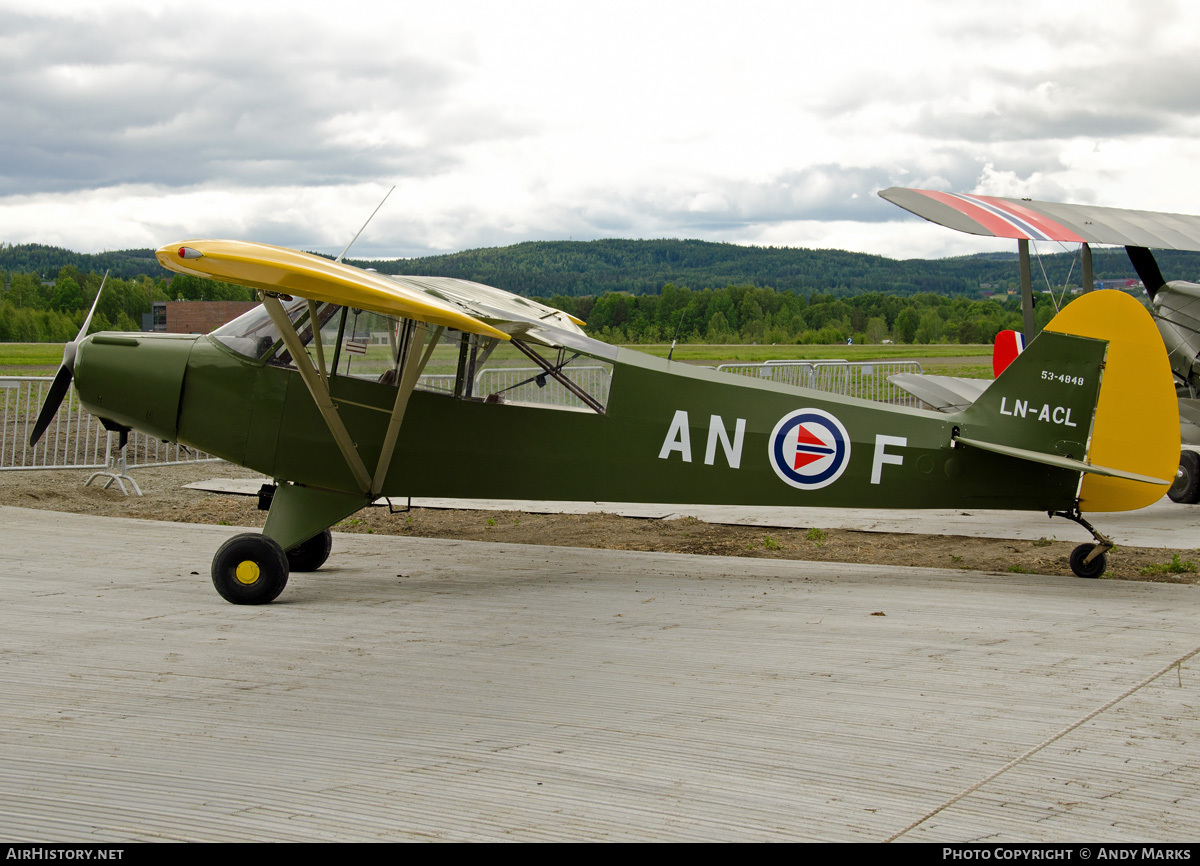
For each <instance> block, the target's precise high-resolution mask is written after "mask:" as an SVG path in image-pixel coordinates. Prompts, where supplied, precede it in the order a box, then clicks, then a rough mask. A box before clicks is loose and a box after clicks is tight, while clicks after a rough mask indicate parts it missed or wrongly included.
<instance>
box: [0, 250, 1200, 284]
mask: <svg viewBox="0 0 1200 866" xmlns="http://www.w3.org/2000/svg"><path fill="white" fill-rule="evenodd" d="M1156 256H1157V258H1158V260H1159V263H1160V265H1161V267H1162V271H1163V274H1164V276H1166V277H1167V279H1193V280H1195V279H1198V278H1200V254H1198V253H1172V252H1163V251H1160V252H1156ZM1094 260H1095V261H1094V268H1095V273H1096V277H1097V278H1099V279H1105V280H1124V279H1128V278H1133V277H1134V276H1135V275H1134V273H1133V269H1132V267H1131V266H1130V264H1129V260H1128V258H1127V257H1126V255H1125V253H1124V251H1123V250H1120V249H1115V250H1111V249H1097V250H1096V251H1095V254H1094ZM353 263H354V264H357V265H359V266H360V267H373V268H375V269H377V270H379V271H381V272H383V273H391V274H396V273H405V274H412V275H427V276H448V277H462V278H464V279H471V280H476V281H478V282H481V283H486V284H488V285H492V286H496V287H497V288H501V289H504V290H506V291H510V292H515V293H518V294H522V295H534V296H539V297H551V296H554V295H565V296H581V295H602V294H604V293H605V292H628V293H630V294H635V295H644V294H656V293H658V292H660V291H661V290H662V287H663V286H664V285H667V284H673V285H676V286H688V287H690V288H693V289H705V288H723V287H725V286H728V285H755V286H760V287H762V286H770V287H772V288H774V289H775V290H776V291H789V292H799V293H801V294H803V295H806V296H807V295H810V294H812V293H814V292H820V293H823V294H831V295H834V296H839V297H845V296H850V295H856V294H860V293H863V292H879V293H883V294H889V295H901V296H909V295H914V294H918V293H922V292H933V293H936V294H940V295H952V296H953V295H966V296H972V297H978V296H979V294H980V292H982V291H986V290H993V291H994V290H1004V289H1006V288H1013V287H1015V286H1016V285H1017V280H1018V274H1017V263H1016V254H1015V253H1000V254H982V255H974V256H963V257H957V258H947V259H934V260H924V259H906V260H897V259H889V258H884V257H883V256H874V255H867V254H864V253H851V252H845V251H842V250H811V249H798V248H792V247H746V246H738V245H736V244H720V243H710V242H707V241H686V240H682V241H681V240H645V241H641V240H598V241H529V242H527V243H521V244H515V245H513V246H509V247H494V248H489V249H478V250H467V251H465V252H461V253H452V254H449V255H440V256H427V257H423V258H414V259H399V260H393V261H354V262H353ZM64 266H71V267H74V268H76V269H78V271H79V272H81V273H88V272H95V273H103V272H104V271H105V270H107V269H111V270H112V273H113V276H114V277H121V278H124V279H133V278H136V277H139V276H142V275H146V276H151V277H156V278H158V277H168V276H170V274H169V273H168V272H167V271H164V270H163V269H162V268H161V267H160V266H159V264H158V263H157V262H156V261H155V259H154V253H153V251H152V250H148V249H147V250H121V251H117V252H105V253H98V254H94V255H91V254H83V253H75V252H71V251H70V250H65V249H61V248H58V247H50V246H44V245H41V244H21V245H15V246H10V245H0V272H5V273H7V274H10V275H11V274H14V273H24V274H30V273H32V274H37V275H38V276H39V277H40V278H41V279H43V280H53V279H54V278H55V277H56V276H57V274H58V273H59V271H60V270H61V269H62V268H63V267H64ZM1043 269H1044V270H1045V273H1046V276H1047V277H1048V279H1049V281H1050V283H1051V284H1052V285H1053V286H1054V287H1055V288H1061V287H1062V286H1063V285H1064V284H1067V283H1072V284H1078V282H1079V274H1080V266H1079V262H1078V253H1077V252H1074V251H1073V252H1069V253H1056V254H1052V255H1044V256H1042V257H1040V259H1037V260H1035V262H1034V279H1035V283H1038V284H1039V287H1040V288H1045V280H1044V279H1043V278H1042V271H1043Z"/></svg>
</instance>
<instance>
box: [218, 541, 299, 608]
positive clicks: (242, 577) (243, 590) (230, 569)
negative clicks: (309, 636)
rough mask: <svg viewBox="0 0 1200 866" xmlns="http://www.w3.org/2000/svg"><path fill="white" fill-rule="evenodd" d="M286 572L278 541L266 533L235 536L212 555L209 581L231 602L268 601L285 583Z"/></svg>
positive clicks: (281, 589)
mask: <svg viewBox="0 0 1200 866" xmlns="http://www.w3.org/2000/svg"><path fill="white" fill-rule="evenodd" d="M288 571H289V569H288V558H287V555H286V554H285V553H284V552H283V548H282V547H280V546H279V543H278V542H276V541H274V540H273V539H270V538H267V537H266V536H265V535H257V534H246V535H235V536H234V537H233V538H231V539H229V540H228V541H226V542H225V543H224V544H222V545H221V547H220V548H219V549H218V550H217V554H216V556H214V557H213V562H212V582H213V586H215V587H216V588H217V592H218V593H220V595H221V598H223V599H225V600H226V601H228V602H230V603H232V604H267V603H269V602H272V601H274V600H275V598H276V597H277V596H278V595H279V593H281V592H283V588H284V587H285V586H287V580H288Z"/></svg>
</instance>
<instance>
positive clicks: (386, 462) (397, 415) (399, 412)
mask: <svg viewBox="0 0 1200 866" xmlns="http://www.w3.org/2000/svg"><path fill="white" fill-rule="evenodd" d="M408 324H409V325H410V326H413V325H415V327H412V328H411V330H410V333H409V334H408V339H406V340H405V346H404V354H405V358H404V362H403V363H404V372H403V373H401V375H400V382H399V388H397V389H396V402H395V403H394V404H393V406H392V417H391V420H389V421H388V428H387V433H386V434H385V435H384V437H383V449H382V450H381V451H380V452H379V465H378V466H376V467H375V478H374V479H373V480H372V482H371V496H372V498H374V497H376V496H378V495H379V493H380V491H382V490H383V481H384V479H385V478H386V477H387V471H388V467H389V466H391V463H392V453H393V452H394V451H395V449H396V438H397V437H398V436H399V435H400V425H401V424H402V423H403V421H404V412H405V410H406V409H407V408H408V398H409V397H411V396H412V392H413V389H414V388H416V387H417V379H418V378H420V376H421V372H422V371H423V370H424V369H425V365H426V364H428V363H429V359H430V358H431V357H432V356H433V350H434V349H435V348H436V347H437V344H438V340H440V339H441V338H442V332H443V331H445V330H446V329H445V328H444V327H442V326H440V325H439V326H438V327H437V328H435V329H434V330H433V336H432V337H431V339H430V340H429V345H428V346H427V347H426V348H425V353H424V354H423V355H421V357H420V360H417V359H416V358H415V357H414V349H415V348H416V347H417V346H419V345H420V342H417V341H415V340H414V338H415V337H416V333H417V331H418V330H419V331H420V332H421V335H422V338H424V335H425V334H426V333H428V332H429V325H427V324H425V323H424V322H422V323H420V324H416V323H414V322H413V321H412V320H411V319H410V320H409V322H408Z"/></svg>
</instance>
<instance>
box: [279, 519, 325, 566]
mask: <svg viewBox="0 0 1200 866" xmlns="http://www.w3.org/2000/svg"><path fill="white" fill-rule="evenodd" d="M332 549H333V533H332V532H330V531H329V530H328V529H322V530H321V531H320V532H318V533H317V534H316V535H314V536H313V537H312V538H310V539H309V540H308V541H302V542H300V543H299V544H297V545H296V546H295V547H293V548H292V549H291V550H289V551H288V552H287V560H288V565H289V566H291V569H292V571H316V570H317V569H318V568H320V567H321V566H322V565H324V564H325V560H327V559H329V551H331V550H332Z"/></svg>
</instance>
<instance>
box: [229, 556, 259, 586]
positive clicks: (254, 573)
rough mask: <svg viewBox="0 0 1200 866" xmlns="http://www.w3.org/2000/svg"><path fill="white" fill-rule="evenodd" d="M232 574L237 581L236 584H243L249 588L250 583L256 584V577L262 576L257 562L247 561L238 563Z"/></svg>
mask: <svg viewBox="0 0 1200 866" xmlns="http://www.w3.org/2000/svg"><path fill="white" fill-rule="evenodd" d="M233 574H234V576H235V577H236V578H237V579H238V583H244V584H246V585H247V586H249V585H250V584H252V583H257V582H258V577H259V575H260V574H262V571H261V570H260V569H259V567H258V563H257V562H253V561H251V560H249V559H247V560H244V561H243V562H239V563H238V566H237V568H236V569H234V572H233Z"/></svg>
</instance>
